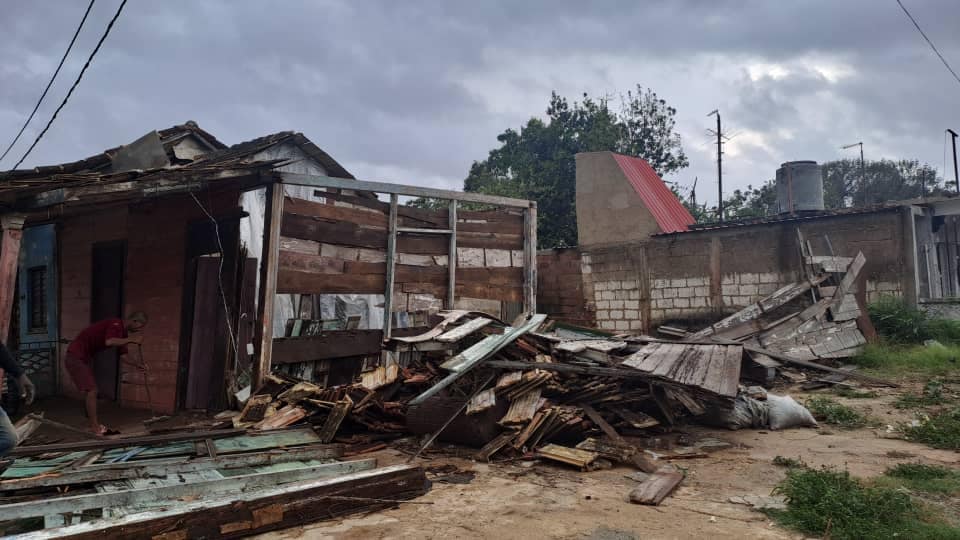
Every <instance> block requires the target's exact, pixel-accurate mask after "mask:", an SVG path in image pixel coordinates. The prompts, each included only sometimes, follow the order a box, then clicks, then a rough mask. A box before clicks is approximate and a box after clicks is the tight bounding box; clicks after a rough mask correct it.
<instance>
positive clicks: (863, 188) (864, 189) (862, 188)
mask: <svg viewBox="0 0 960 540" xmlns="http://www.w3.org/2000/svg"><path fill="white" fill-rule="evenodd" d="M854 146H859V147H860V191H862V192H863V201H861V202H862V203H863V205H864V206H866V205H867V172H866V169H865V168H864V166H863V141H860V142H855V143H853V144H848V145H846V146H842V147H840V149H841V150H847V149H849V148H853V147H854Z"/></svg>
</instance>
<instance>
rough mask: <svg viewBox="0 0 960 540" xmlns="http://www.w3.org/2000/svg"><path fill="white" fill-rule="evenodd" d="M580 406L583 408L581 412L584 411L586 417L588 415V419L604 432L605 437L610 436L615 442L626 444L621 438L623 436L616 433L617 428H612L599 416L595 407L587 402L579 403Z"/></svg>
mask: <svg viewBox="0 0 960 540" xmlns="http://www.w3.org/2000/svg"><path fill="white" fill-rule="evenodd" d="M580 408H581V409H583V412H584V413H586V415H587V417H589V418H590V420H591V421H592V422H593V423H594V424H596V425H597V427H599V428H600V431H603V432H604V434H606V436H607V437H610V438H611V439H613V440H614V441H615V442H618V443H620V444H626V441H625V440H623V437H621V436H620V434H619V433H617V430H615V429H613V426H611V425H610V424H609V423H608V422H607V421H606V420H604V418H603V417H602V416H600V413H598V412H597V410H596V409H594V408H593V407H591V406H590V405H587V404H583V405H581V406H580Z"/></svg>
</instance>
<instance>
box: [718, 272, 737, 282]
mask: <svg viewBox="0 0 960 540" xmlns="http://www.w3.org/2000/svg"><path fill="white" fill-rule="evenodd" d="M736 282H737V276H736V275H734V274H724V276H723V277H722V278H720V284H721V285H733V284H734V283H736Z"/></svg>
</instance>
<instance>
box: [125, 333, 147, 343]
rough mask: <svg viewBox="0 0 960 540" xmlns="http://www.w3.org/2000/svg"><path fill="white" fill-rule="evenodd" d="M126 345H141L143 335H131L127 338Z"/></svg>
mask: <svg viewBox="0 0 960 540" xmlns="http://www.w3.org/2000/svg"><path fill="white" fill-rule="evenodd" d="M127 343H129V344H131V345H143V334H133V335H130V336H127Z"/></svg>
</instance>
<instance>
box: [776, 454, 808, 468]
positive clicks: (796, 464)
mask: <svg viewBox="0 0 960 540" xmlns="http://www.w3.org/2000/svg"><path fill="white" fill-rule="evenodd" d="M773 464H774V465H776V466H777V467H786V468H788V469H797V468H802V467H806V466H807V464H806V463H804V462H803V460H802V459H800V458H789V457H784V456H774V457H773Z"/></svg>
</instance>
